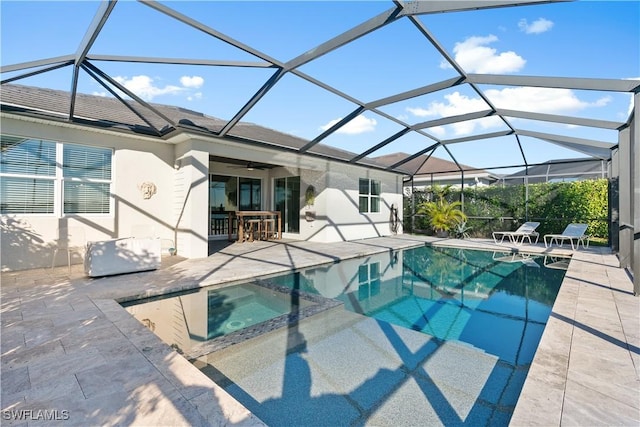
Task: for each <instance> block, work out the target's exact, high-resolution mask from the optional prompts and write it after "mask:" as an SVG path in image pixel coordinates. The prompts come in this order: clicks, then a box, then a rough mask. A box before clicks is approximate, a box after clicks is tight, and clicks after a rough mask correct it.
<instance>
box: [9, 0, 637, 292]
mask: <svg viewBox="0 0 640 427" xmlns="http://www.w3.org/2000/svg"><path fill="white" fill-rule="evenodd" d="M19 3H21V2H3V3H2V5H1V7H2V51H3V55H2V67H1V72H2V81H1V83H2V114H3V121H4V120H5V119H6V118H7V117H22V118H27V119H28V120H29V121H32V122H37V121H39V120H43V119H46V120H49V121H58V122H62V123H71V124H75V125H78V126H87V127H94V128H98V129H105V130H118V131H125V132H128V133H129V134H133V135H140V136H144V137H145V138H157V139H158V140H167V139H168V138H170V137H174V136H175V135H178V134H180V133H181V132H183V133H187V132H188V133H189V134H191V135H198V136H199V137H201V138H203V139H205V138H207V137H215V138H218V139H220V138H222V139H226V140H231V141H235V142H238V143H241V144H245V145H246V146H248V147H255V149H256V150H259V149H261V148H265V147H267V148H269V149H275V150H279V151H280V152H282V153H283V156H285V155H286V156H292V155H293V156H299V158H304V159H308V160H307V161H312V162H313V161H315V160H318V161H320V160H324V159H330V160H332V161H337V162H340V163H343V164H345V165H360V166H363V167H366V168H369V169H370V170H378V171H386V172H391V173H396V174H398V175H400V176H402V180H403V182H404V186H405V189H406V188H411V187H412V186H413V185H414V178H415V177H416V176H417V175H424V174H425V173H426V174H428V173H429V171H428V170H426V171H425V167H426V166H425V165H428V164H429V161H430V159H431V158H434V159H435V158H438V159H445V160H446V161H449V162H451V164H452V165H453V168H452V169H451V170H450V171H447V172H451V173H454V174H455V173H457V174H458V176H459V179H460V187H461V188H462V190H464V187H465V186H468V184H467V182H466V181H465V175H466V176H467V178H468V177H469V176H472V175H473V174H474V173H475V172H477V171H483V172H486V173H487V174H489V175H491V176H495V177H496V181H497V182H499V181H500V178H503V179H502V183H503V184H504V182H505V179H504V177H506V176H511V175H513V174H521V176H522V177H523V178H522V179H523V180H524V179H527V177H528V176H531V177H532V179H533V177H534V176H538V175H540V174H539V173H538V172H536V171H537V170H539V168H540V167H541V165H546V164H548V162H552V161H555V160H558V159H573V160H572V161H570V162H568V163H567V164H568V165H569V167H571V163H574V162H575V163H576V164H578V163H581V162H585V161H595V162H597V163H598V164H599V165H600V166H601V169H600V170H599V172H598V173H600V175H601V176H600V178H605V179H607V180H608V182H609V189H608V191H609V201H610V206H609V215H608V218H607V221H608V227H609V229H610V236H611V239H610V244H611V246H612V248H613V249H614V250H615V251H617V252H618V254H619V259H620V262H621V263H622V265H623V266H625V267H627V268H629V269H630V271H633V270H635V271H638V269H640V193H639V189H640V171H639V167H638V165H639V164H640V150H639V149H638V139H639V136H638V135H639V133H640V132H639V131H640V125H639V124H638V121H637V120H636V117H637V116H638V113H639V111H640V95H639V91H640V78H639V77H640V65H639V53H638V52H639V51H640V49H639V48H638V43H639V42H638V40H640V37H639V36H640V34H638V32H639V30H638V28H639V25H638V24H639V22H638V21H639V16H640V10H639V9H640V6H639V4H638V3H637V2H600V3H599V2H572V1H538V0H531V1H462V0H461V1H408V2H404V1H373V2H218V1H211V2H208V1H197V2H164V1H162V2H159V1H137V2H131V1H115V0H114V1H103V2H94V1H90V2H42V3H37V5H35V6H31V9H30V13H27V14H25V13H22V12H21V11H20V4H19ZM603 7H606V8H608V10H614V11H615V14H617V16H618V18H619V19H621V20H623V21H624V22H625V23H626V24H629V26H624V25H620V33H616V32H615V31H617V30H615V31H614V28H616V27H615V25H612V26H610V27H603V30H602V31H600V27H599V26H598V25H600V24H599V23H598V19H599V16H598V15H599V13H598V10H600V9H599V8H603ZM574 15H575V16H584V17H587V18H585V19H583V20H582V21H584V22H582V21H581V19H575V20H574V21H576V22H575V23H574V24H575V25H578V26H581V27H580V32H578V33H576V32H575V31H574V30H571V32H568V30H567V29H566V28H564V27H563V21H562V20H561V19H560V17H564V18H566V19H567V21H566V22H570V21H571V20H573V18H569V17H571V16H574ZM59 16H62V17H64V19H57V18H55V17H59ZM551 16H556V17H557V18H554V19H556V22H554V21H553V19H551ZM621 22H622V21H621ZM554 25H555V26H554ZM25 28H29V29H30V30H29V32H32V34H25V33H24V31H22V30H24V29H25ZM629 28H631V29H632V30H629ZM552 30H553V31H552ZM634 30H635V32H634ZM547 33H548V34H547ZM47 34H48V35H50V37H49V36H47ZM60 34H64V37H62V36H60V37H58V35H60ZM605 36H606V37H605ZM524 46H527V48H528V49H530V50H529V51H530V52H532V53H531V54H530V55H529V56H527V57H526V58H525V57H524V56H523V55H522V54H520V53H519V52H523V51H524V49H525V47H524ZM610 64H624V67H626V68H624V67H623V68H614V67H612V66H610ZM25 87H38V88H44V89H51V90H62V91H65V92H66V93H67V95H66V97H65V98H64V102H63V103H56V105H51V104H52V103H51V99H52V98H47V97H46V96H31V97H28V98H27V97H25V96H23V94H24V93H25V92H24V91H23V89H22V88H25ZM25 90H26V89H25ZM83 94H91V95H98V96H102V97H106V98H109V99H111V100H114V101H115V102H118V103H121V104H122V105H124V106H126V110H127V111H128V116H127V118H126V120H125V119H123V118H122V116H119V117H114V116H113V114H112V113H111V112H110V109H108V108H105V109H103V110H100V109H98V110H92V111H91V114H89V113H88V112H87V111H86V110H85V109H83V108H84V104H83V101H82V99H81V96H82V95H83ZM48 103H49V104H48ZM159 104H167V105H174V106H176V107H177V108H176V109H175V110H174V112H176V114H173V115H170V114H167V113H166V111H165V110H163V109H162V108H161V107H160V106H159ZM605 105H608V106H614V105H615V106H617V107H616V108H611V109H605V108H598V107H603V106H605ZM180 111H183V112H185V116H184V117H183V118H180V114H179V112H180ZM187 112H188V113H189V114H188V115H187V114H186V113H187ZM196 112H197V113H196ZM187 117H188V118H187ZM254 125H257V126H254ZM269 130H274V131H273V132H271V131H269ZM276 131H277V132H276ZM283 135H288V137H285V136H283ZM3 150H4V146H3ZM391 154H393V155H392V156H391ZM229 157H231V156H229ZM275 158H277V156H275ZM390 158H392V159H393V161H389V159H390ZM309 159H310V160H309ZM244 160H245V159H244V158H239V159H233V162H235V163H236V164H237V163H238V162H240V163H242V162H243V161H244ZM273 163H274V162H273V160H271V161H270V162H269V164H264V165H262V166H263V167H274V166H277V164H273ZM176 167H177V166H176ZM3 172H6V171H4V170H3ZM5 178H6V173H5ZM224 179H226V178H224ZM219 180H223V178H219ZM283 185H284V184H283ZM301 193H304V189H302V191H301ZM460 194H461V195H462V194H464V191H461V192H460ZM461 197H462V196H461ZM639 276H640V275H638V274H636V275H635V282H634V283H635V292H636V294H639V293H640V277H639Z"/></svg>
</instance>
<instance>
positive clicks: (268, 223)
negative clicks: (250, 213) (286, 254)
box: [262, 218, 276, 240]
mask: <svg viewBox="0 0 640 427" xmlns="http://www.w3.org/2000/svg"><path fill="white" fill-rule="evenodd" d="M275 229H276V220H275V219H273V218H265V219H263V220H262V231H263V233H264V240H269V239H273V234H274V233H275Z"/></svg>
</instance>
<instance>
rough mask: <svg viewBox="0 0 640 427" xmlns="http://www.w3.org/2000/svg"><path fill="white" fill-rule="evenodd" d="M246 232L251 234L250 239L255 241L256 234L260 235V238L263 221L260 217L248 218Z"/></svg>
mask: <svg viewBox="0 0 640 427" xmlns="http://www.w3.org/2000/svg"><path fill="white" fill-rule="evenodd" d="M246 233H247V234H248V235H249V241H250V242H253V240H254V239H255V235H256V234H257V235H258V240H260V236H261V235H262V221H261V220H259V219H248V220H247V230H246Z"/></svg>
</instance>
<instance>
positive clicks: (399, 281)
mask: <svg viewBox="0 0 640 427" xmlns="http://www.w3.org/2000/svg"><path fill="white" fill-rule="evenodd" d="M567 265H568V262H566V260H564V261H563V260H560V262H559V261H558V260H557V259H554V260H548V259H547V258H545V257H544V256H528V255H521V254H511V253H508V252H505V253H502V252H486V251H478V250H461V249H451V248H434V247H419V248H414V249H407V250H402V251H392V252H388V253H380V254H375V255H370V256H367V257H365V258H357V259H352V260H346V261H342V262H339V263H334V264H327V265H321V266H317V267H313V268H308V269H304V270H301V271H296V272H292V273H289V274H284V275H280V276H276V277H265V278H256V279H255V280H254V281H253V282H252V283H248V284H244V285H236V286H229V287H227V288H224V289H215V290H204V291H201V292H197V293H195V294H199V295H200V296H199V297H196V296H192V297H189V298H190V299H188V300H187V299H185V297H186V296H185V295H183V296H181V297H179V298H178V299H176V298H173V299H172V298H164V300H165V301H164V306H163V307H162V308H159V306H158V308H155V309H152V308H150V307H147V308H143V307H145V306H147V305H148V304H140V305H134V306H131V307H128V308H127V309H128V310H130V311H131V310H132V309H135V310H134V311H137V312H136V313H134V315H135V316H136V317H137V318H138V319H139V320H140V321H141V322H143V323H145V324H146V325H147V326H148V327H150V328H151V329H152V330H153V329H154V328H155V332H156V333H157V334H158V335H159V336H160V337H161V338H162V339H163V340H164V341H165V342H167V343H170V344H171V343H178V339H177V338H176V335H179V333H178V332H179V330H180V327H176V325H181V324H185V325H186V329H188V335H189V337H190V339H191V350H190V351H187V355H186V356H187V357H188V358H189V359H190V360H192V362H193V363H194V364H195V365H196V366H197V367H198V368H200V369H201V370H202V372H204V373H205V374H207V375H208V376H209V377H210V378H212V379H213V380H214V381H216V382H217V383H218V384H220V385H221V386H222V387H224V388H225V390H226V391H227V392H228V393H230V394H231V395H232V396H233V397H235V398H236V399H237V400H238V401H240V402H241V403H242V404H243V405H245V406H246V407H247V408H248V409H249V410H250V411H252V412H253V413H254V414H256V415H257V416H258V417H259V418H260V419H262V420H263V421H265V422H266V423H267V424H268V425H273V426H276V425H283V426H288V425H369V424H374V425H390V424H393V425H417V424H419V425H433V424H444V425H451V424H455V425H459V424H468V425H487V426H494V425H508V423H509V420H510V417H511V414H512V413H513V410H514V408H515V405H516V402H517V400H518V397H519V395H520V391H521V389H522V386H523V384H524V381H525V379H526V376H527V373H528V370H529V366H530V364H531V362H532V360H533V357H534V355H535V351H536V348H537V346H538V343H539V341H540V338H541V336H542V333H543V331H544V327H545V324H546V322H547V319H548V317H549V315H550V312H551V307H552V306H553V303H554V301H555V298H556V295H557V293H558V290H559V288H560V284H561V282H562V280H563V278H564V274H565V270H566V267H567ZM203 295H204V296H205V297H204V299H203V297H202V296H203ZM327 301H331V302H333V305H328V304H327V303H326V302H327ZM338 302H339V303H341V305H342V306H336V304H337V303H338ZM154 303H155V302H154ZM301 304H306V306H305V307H303V306H301ZM323 304H324V306H325V307H330V308H331V309H326V311H317V312H312V313H311V314H310V315H309V316H306V317H305V316H299V313H302V312H304V311H305V310H309V308H310V307H311V308H313V307H315V306H322V305H323ZM153 310H156V311H157V310H159V311H161V312H162V313H164V315H165V317H167V319H170V320H168V321H167V322H165V323H166V325H161V324H160V323H163V322H159V321H158V320H157V319H159V317H158V316H157V315H155V314H153ZM172 310H173V311H174V313H173V314H172V313H171V311H172ZM132 312H133V311H132ZM288 316H289V317H288ZM180 317H182V318H184V319H188V321H187V320H185V321H179V322H176V320H175V319H176V318H180ZM274 319H280V320H282V319H284V321H281V322H280V323H278V324H277V326H276V327H269V328H267V329H262V328H263V327H264V325H268V324H271V323H272V322H273V320H274ZM287 319H288V320H287ZM291 320H293V322H292V321H291ZM251 325H253V326H251ZM160 329H162V330H163V332H162V333H160V332H159V330H160ZM246 331H253V332H252V333H246ZM239 336H244V337H245V338H243V339H242V340H235V338H234V337H239ZM194 337H195V339H196V341H197V342H198V343H196V341H194ZM227 337H229V338H233V339H234V340H233V341H229V342H230V343H231V345H226V344H225V345H224V346H218V345H217V344H216V345H211V344H210V343H215V342H218V341H220V340H224V339H226V338H227ZM172 345H173V344H172ZM180 345H182V344H176V346H178V347H179V348H180ZM194 349H195V350H194Z"/></svg>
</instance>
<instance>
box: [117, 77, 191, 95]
mask: <svg viewBox="0 0 640 427" xmlns="http://www.w3.org/2000/svg"><path fill="white" fill-rule="evenodd" d="M115 80H116V81H117V82H118V83H120V84H121V85H123V86H124V87H126V88H127V89H129V90H130V91H131V92H133V93H135V94H136V95H138V96H140V97H141V98H142V99H144V100H146V101H151V100H152V99H153V98H155V97H156V96H161V95H167V94H169V95H175V94H178V93H180V92H182V91H183V90H184V89H183V88H181V87H179V86H173V85H167V86H165V87H163V88H161V87H156V86H154V82H153V79H152V78H151V77H149V76H143V75H141V76H133V77H131V78H130V79H128V78H126V77H120V76H118V77H116V78H115Z"/></svg>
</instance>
